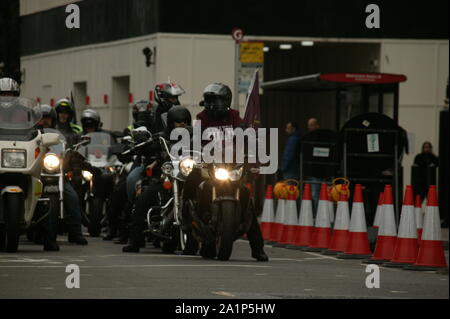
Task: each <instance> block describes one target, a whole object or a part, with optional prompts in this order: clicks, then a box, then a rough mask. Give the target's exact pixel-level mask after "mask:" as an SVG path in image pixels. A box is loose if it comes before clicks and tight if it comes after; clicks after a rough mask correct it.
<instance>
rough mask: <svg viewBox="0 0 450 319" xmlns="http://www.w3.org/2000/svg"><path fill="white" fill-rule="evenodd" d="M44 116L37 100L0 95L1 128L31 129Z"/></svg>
mask: <svg viewBox="0 0 450 319" xmlns="http://www.w3.org/2000/svg"><path fill="white" fill-rule="evenodd" d="M41 118H42V113H41V111H40V109H39V107H38V106H37V103H36V101H34V100H30V99H27V98H22V97H12V96H0V129H3V130H29V129H32V128H34V127H35V126H36V125H37V124H38V123H39V121H40V120H41Z"/></svg>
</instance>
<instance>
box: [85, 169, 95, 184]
mask: <svg viewBox="0 0 450 319" xmlns="http://www.w3.org/2000/svg"><path fill="white" fill-rule="evenodd" d="M82 174H83V178H84V179H85V180H86V182H90V181H92V177H94V176H93V175H92V173H91V172H89V171H83V172H82Z"/></svg>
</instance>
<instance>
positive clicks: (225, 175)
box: [214, 168, 230, 181]
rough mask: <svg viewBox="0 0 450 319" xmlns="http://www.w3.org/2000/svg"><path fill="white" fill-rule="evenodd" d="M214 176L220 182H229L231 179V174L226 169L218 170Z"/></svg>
mask: <svg viewBox="0 0 450 319" xmlns="http://www.w3.org/2000/svg"><path fill="white" fill-rule="evenodd" d="M214 176H215V177H216V179H217V180H219V181H227V180H228V179H229V178H230V172H228V170H226V169H225V168H216V169H215V172H214Z"/></svg>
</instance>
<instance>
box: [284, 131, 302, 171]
mask: <svg viewBox="0 0 450 319" xmlns="http://www.w3.org/2000/svg"><path fill="white" fill-rule="evenodd" d="M286 134H287V135H288V136H289V137H288V140H287V143H286V147H285V149H284V154H283V161H282V166H281V172H282V173H283V179H295V180H299V179H300V130H299V126H298V124H297V123H295V122H289V123H287V124H286Z"/></svg>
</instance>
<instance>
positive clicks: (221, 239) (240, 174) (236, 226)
mask: <svg viewBox="0 0 450 319" xmlns="http://www.w3.org/2000/svg"><path fill="white" fill-rule="evenodd" d="M203 158H204V157H203ZM245 158H246V159H247V160H245V162H244V163H242V164H239V163H236V162H237V161H235V163H230V164H228V163H225V161H221V163H214V162H213V163H204V162H203V163H200V164H195V165H194V168H196V169H199V174H200V175H201V176H202V178H203V180H204V181H203V182H202V183H201V184H200V185H199V187H198V189H197V196H196V199H195V200H194V201H190V200H189V201H188V203H186V206H185V209H186V210H187V215H188V216H189V218H190V219H191V220H192V231H193V236H194V237H195V238H196V239H197V240H198V241H199V242H200V243H201V249H200V254H201V255H202V257H204V258H211V259H212V258H215V257H217V259H219V260H222V261H227V260H229V259H230V257H231V254H232V251H233V244H234V241H235V240H237V239H239V238H241V237H242V236H243V235H244V234H245V233H247V231H248V230H249V228H250V226H251V223H252V213H253V210H254V201H253V199H252V198H251V195H250V191H249V189H248V188H247V186H246V185H247V181H248V180H249V178H250V175H251V174H258V173H259V169H258V168H256V167H254V165H252V164H249V163H248V156H246V157H245Z"/></svg>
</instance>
